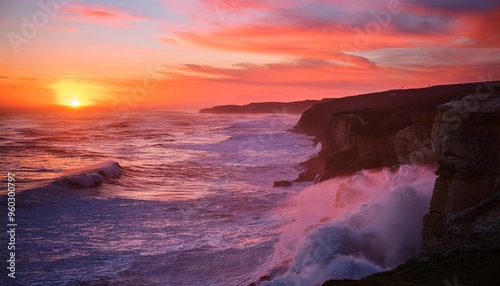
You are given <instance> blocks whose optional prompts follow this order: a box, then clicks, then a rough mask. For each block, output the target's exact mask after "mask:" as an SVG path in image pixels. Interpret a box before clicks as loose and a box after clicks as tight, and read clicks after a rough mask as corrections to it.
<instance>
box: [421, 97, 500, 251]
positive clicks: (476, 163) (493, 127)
mask: <svg viewBox="0 0 500 286" xmlns="http://www.w3.org/2000/svg"><path fill="white" fill-rule="evenodd" d="M435 122H436V123H435V124H434V127H433V130H432V138H433V142H434V146H435V148H434V149H435V154H436V157H437V159H438V163H439V168H438V169H437V171H436V174H437V175H439V177H438V178H437V180H436V184H435V186H434V191H433V196H432V200H431V205H430V210H429V213H428V214H427V215H426V216H425V218H424V242H426V244H424V246H425V247H424V248H428V247H429V245H431V244H433V243H435V241H434V240H435V239H436V235H435V234H436V231H438V230H440V231H442V229H443V228H446V220H447V218H448V217H449V215H451V214H454V213H458V212H460V211H462V210H465V209H467V208H470V207H473V206H476V205H477V204H478V203H479V202H481V201H484V200H486V199H488V198H490V197H492V196H493V194H494V193H495V192H496V191H499V190H500V189H499V188H500V186H499V182H500V95H491V94H487V95H484V96H468V97H465V98H463V99H462V100H457V101H453V102H450V103H447V104H444V105H442V106H440V107H439V113H438V115H437V117H436V120H435ZM432 241H434V242H432Z"/></svg>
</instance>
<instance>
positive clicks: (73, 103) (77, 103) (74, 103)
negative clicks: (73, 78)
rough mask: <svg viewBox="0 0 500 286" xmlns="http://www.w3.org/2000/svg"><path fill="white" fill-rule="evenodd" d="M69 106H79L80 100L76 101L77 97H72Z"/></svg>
mask: <svg viewBox="0 0 500 286" xmlns="http://www.w3.org/2000/svg"><path fill="white" fill-rule="evenodd" d="M71 106H72V107H78V106H80V101H78V99H73V100H72V101H71Z"/></svg>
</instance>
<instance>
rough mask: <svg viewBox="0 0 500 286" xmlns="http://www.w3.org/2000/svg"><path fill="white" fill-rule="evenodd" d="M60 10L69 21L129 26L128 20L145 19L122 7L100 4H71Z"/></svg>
mask: <svg viewBox="0 0 500 286" xmlns="http://www.w3.org/2000/svg"><path fill="white" fill-rule="evenodd" d="M62 11H63V12H65V13H66V15H65V17H64V18H65V19H66V20H69V21H74V22H81V23H90V24H96V25H105V26H115V27H122V28H130V27H132V26H131V25H130V24H129V23H130V22H133V21H137V20H142V19H145V17H144V16H140V15H135V14H133V13H131V12H129V11H126V10H123V9H118V8H114V7H110V6H100V5H89V4H71V5H68V6H65V7H64V8H63V9H62Z"/></svg>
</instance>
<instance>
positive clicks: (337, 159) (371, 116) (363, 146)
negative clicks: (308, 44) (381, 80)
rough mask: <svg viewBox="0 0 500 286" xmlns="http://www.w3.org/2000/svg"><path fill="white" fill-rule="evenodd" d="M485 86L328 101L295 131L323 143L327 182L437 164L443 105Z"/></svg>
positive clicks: (308, 112) (312, 110) (310, 111)
mask: <svg viewBox="0 0 500 286" xmlns="http://www.w3.org/2000/svg"><path fill="white" fill-rule="evenodd" d="M479 85H480V84H478V83H471V84H456V85H443V86H434V87H429V88H421V89H407V90H390V91H386V92H379V93H372V94H364V95H358V96H351V97H344V98H339V99H335V100H329V101H323V102H320V103H317V104H315V105H313V106H312V107H311V108H309V109H308V110H306V111H305V112H304V113H303V115H302V117H301V119H300V121H299V122H298V123H297V125H296V126H295V128H294V130H295V131H296V132H300V133H306V134H309V135H313V136H315V137H316V138H317V140H319V141H320V142H321V143H322V144H323V149H324V154H326V155H325V156H326V158H325V161H326V164H325V167H324V172H323V173H322V174H321V178H322V180H325V179H328V178H331V177H335V176H338V175H345V174H351V173H353V172H356V171H359V170H361V169H370V168H379V167H383V166H393V165H398V164H407V163H415V164H433V165H437V157H436V154H435V153H434V152H433V141H432V136H431V134H432V128H433V125H434V117H435V116H436V115H437V114H438V108H437V107H438V106H439V105H442V104H444V103H447V102H449V101H451V100H460V99H462V98H463V97H464V96H467V95H469V94H476V93H477V92H478V86H479ZM482 92H484V90H483V91H482Z"/></svg>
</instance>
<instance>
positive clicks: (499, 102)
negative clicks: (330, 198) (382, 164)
mask: <svg viewBox="0 0 500 286" xmlns="http://www.w3.org/2000/svg"><path fill="white" fill-rule="evenodd" d="M458 98H461V99H456V100H452V101H450V102H447V103H445V104H442V105H439V106H437V107H436V111H435V112H431V113H415V114H414V115H413V116H412V124H411V125H410V126H408V127H406V128H405V129H404V130H405V131H404V132H405V133H406V134H408V135H411V134H413V135H415V136H417V137H418V136H423V137H421V138H430V141H429V142H427V139H425V140H424V141H422V140H421V139H417V141H422V142H426V143H425V144H427V143H428V144H430V145H431V147H430V149H429V147H428V146H425V145H424V149H423V150H420V151H422V153H424V154H426V155H429V159H430V158H431V156H430V155H431V154H430V152H429V150H432V154H433V158H434V159H435V160H436V162H437V164H438V168H437V171H436V174H437V175H438V176H439V177H438V178H437V179H436V183H435V186H434V190H433V195H432V199H431V204H430V208H429V213H428V214H427V215H426V216H425V217H424V229H423V245H422V247H421V249H420V252H419V254H418V256H417V257H416V258H414V259H411V260H410V261H408V262H406V263H405V264H403V265H401V266H399V267H397V268H396V269H394V270H392V271H389V272H384V273H378V274H374V275H371V276H369V277H366V278H364V279H362V280H359V281H334V280H332V281H328V282H326V283H324V285H499V284H500V273H499V272H498V265H500V94H489V93H484V94H481V93H475V94H471V95H468V96H462V97H458ZM431 114H433V115H434V116H433V120H432V122H433V124H432V126H431V128H430V129H429V126H428V124H429V122H428V120H429V118H430V117H431ZM337 121H338V119H337ZM332 126H333V125H332ZM349 126H351V125H349ZM348 129H349V128H348ZM350 132H352V131H350ZM341 133H344V134H349V132H345V131H342V132H341ZM402 135H403V133H401V131H400V132H396V134H395V135H394V136H392V139H395V138H397V139H396V142H399V143H398V144H394V146H398V147H397V148H396V149H395V153H399V154H400V155H404V154H405V153H408V151H405V150H409V149H413V150H415V151H417V152H418V148H419V147H418V146H417V145H418V144H417V145H414V146H412V144H411V140H408V144H406V145H405V144H404V142H403V141H401V140H402V138H403V136H402ZM341 138H342V137H341ZM350 138H353V137H352V135H350ZM378 140H379V139H378V138H374V140H373V141H372V142H373V143H374V144H380V143H378V142H379V141H378ZM333 142H337V143H338V142H340V141H339V140H338V139H337V141H333ZM393 142H394V141H393ZM340 143H342V144H344V145H345V142H340ZM351 145H353V144H352V143H351ZM356 146H362V145H359V144H356ZM336 150H337V149H335V148H333V149H332V151H331V152H333V153H335V151H336ZM403 157H404V156H403ZM424 157H425V156H424ZM393 159H394V158H391V160H393ZM398 160H399V161H402V160H401V158H399V159H398Z"/></svg>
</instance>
